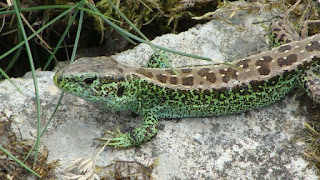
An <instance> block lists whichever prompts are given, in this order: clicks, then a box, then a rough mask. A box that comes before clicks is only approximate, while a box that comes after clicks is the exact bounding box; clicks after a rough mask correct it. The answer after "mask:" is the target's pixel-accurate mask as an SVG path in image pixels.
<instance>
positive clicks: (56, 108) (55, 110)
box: [23, 92, 64, 162]
mask: <svg viewBox="0 0 320 180" xmlns="http://www.w3.org/2000/svg"><path fill="white" fill-rule="evenodd" d="M63 94H64V92H61V93H60V96H59V99H58V103H57V104H56V106H55V107H54V109H53V112H52V114H51V116H50V118H49V120H48V122H47V123H46V125H45V126H44V128H43V130H42V131H41V134H40V138H41V137H42V136H43V134H44V133H45V132H46V130H47V128H48V126H49V124H50V122H51V120H52V119H53V116H54V114H55V113H56V112H57V110H58V107H59V105H60V103H61V100H62V97H63ZM35 147H36V144H34V145H33V146H32V148H31V149H30V151H29V153H28V155H27V156H26V157H25V158H24V160H23V162H25V161H27V159H28V158H29V157H30V155H31V153H32V151H33V150H34V148H35Z"/></svg>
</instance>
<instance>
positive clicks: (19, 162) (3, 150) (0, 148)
mask: <svg viewBox="0 0 320 180" xmlns="http://www.w3.org/2000/svg"><path fill="white" fill-rule="evenodd" d="M0 150H1V151H2V152H4V153H5V154H6V155H7V156H9V157H10V158H12V159H13V160H14V161H15V162H17V163H18V164H19V165H20V166H22V167H23V168H25V169H26V170H28V171H29V172H31V173H32V174H34V175H35V176H37V177H38V178H41V176H40V175H39V174H38V173H36V172H35V171H33V170H32V169H31V168H29V167H28V166H27V165H25V164H24V163H23V162H21V161H20V160H19V159H17V158H16V157H14V155H12V154H11V153H10V152H8V151H7V150H5V149H4V148H3V147H2V146H1V145H0Z"/></svg>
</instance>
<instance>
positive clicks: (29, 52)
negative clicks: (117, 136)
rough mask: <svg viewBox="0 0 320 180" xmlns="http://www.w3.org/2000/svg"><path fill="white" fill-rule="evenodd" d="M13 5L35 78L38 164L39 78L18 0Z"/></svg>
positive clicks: (14, 0)
mask: <svg viewBox="0 0 320 180" xmlns="http://www.w3.org/2000/svg"><path fill="white" fill-rule="evenodd" d="M13 6H14V10H15V12H16V16H17V21H18V24H19V27H20V31H21V33H22V36H23V39H24V41H25V46H26V50H27V54H28V59H29V63H30V68H31V73H32V78H33V84H34V90H35V94H36V104H37V120H38V122H37V123H38V125H37V141H36V151H35V155H34V162H33V163H34V164H36V161H37V156H38V150H39V144H40V122H41V116H40V114H41V111H40V99H39V89H38V82H37V78H36V74H35V68H34V64H33V58H32V53H31V50H30V45H29V42H28V40H27V34H26V32H25V30H24V27H23V24H22V20H21V16H20V11H19V7H18V5H17V1H16V0H13Z"/></svg>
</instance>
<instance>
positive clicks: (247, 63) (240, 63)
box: [236, 59, 251, 69]
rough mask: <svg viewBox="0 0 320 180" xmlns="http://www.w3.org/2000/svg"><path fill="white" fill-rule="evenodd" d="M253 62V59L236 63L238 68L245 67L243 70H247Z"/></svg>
mask: <svg viewBox="0 0 320 180" xmlns="http://www.w3.org/2000/svg"><path fill="white" fill-rule="evenodd" d="M250 61H251V59H244V60H242V61H239V62H237V63H236V66H241V65H242V66H243V67H242V68H243V69H247V68H248V67H249V62H250Z"/></svg>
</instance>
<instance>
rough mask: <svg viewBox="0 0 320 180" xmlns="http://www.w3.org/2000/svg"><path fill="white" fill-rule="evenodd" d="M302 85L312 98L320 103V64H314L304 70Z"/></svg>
mask: <svg viewBox="0 0 320 180" xmlns="http://www.w3.org/2000/svg"><path fill="white" fill-rule="evenodd" d="M302 86H304V89H305V91H306V92H307V94H308V96H309V97H310V98H312V99H313V100H314V101H315V102H317V103H320V66H312V67H310V68H309V69H308V70H306V71H305V72H304V74H303V78H302Z"/></svg>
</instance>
